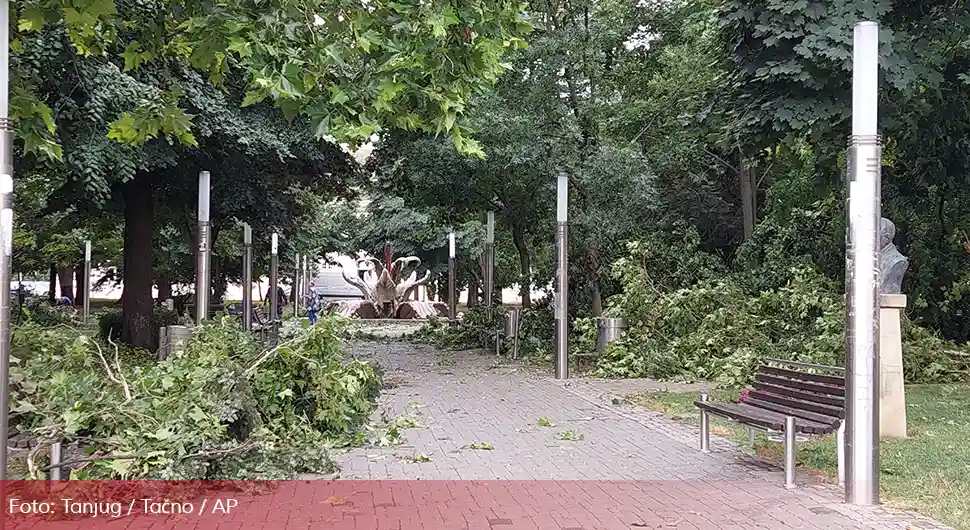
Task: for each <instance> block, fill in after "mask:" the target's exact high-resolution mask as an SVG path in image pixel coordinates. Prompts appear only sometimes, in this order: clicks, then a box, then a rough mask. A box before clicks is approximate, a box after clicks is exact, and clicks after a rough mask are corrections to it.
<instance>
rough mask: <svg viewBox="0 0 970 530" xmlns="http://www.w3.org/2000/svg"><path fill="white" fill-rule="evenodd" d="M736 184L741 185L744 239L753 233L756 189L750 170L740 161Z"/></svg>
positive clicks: (755, 213)
mask: <svg viewBox="0 0 970 530" xmlns="http://www.w3.org/2000/svg"><path fill="white" fill-rule="evenodd" d="M737 175H738V182H739V184H740V185H741V216H742V218H743V222H744V232H743V235H744V239H745V240H747V239H748V238H749V237H751V234H753V233H754V225H755V223H756V222H757V218H756V216H757V215H758V210H757V207H758V195H757V194H758V189H757V184H756V183H755V181H754V175H753V174H752V172H751V170H750V168H748V166H747V165H746V164H745V163H744V160H741V161H740V163H739V165H738V172H737Z"/></svg>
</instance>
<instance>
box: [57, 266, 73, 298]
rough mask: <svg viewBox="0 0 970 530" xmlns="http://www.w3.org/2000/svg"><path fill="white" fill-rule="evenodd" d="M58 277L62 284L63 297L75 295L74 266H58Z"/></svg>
mask: <svg viewBox="0 0 970 530" xmlns="http://www.w3.org/2000/svg"><path fill="white" fill-rule="evenodd" d="M57 279H58V282H59V283H60V284H61V297H62V298H63V297H65V296H74V267H72V266H70V265H67V266H65V265H60V266H58V267H57Z"/></svg>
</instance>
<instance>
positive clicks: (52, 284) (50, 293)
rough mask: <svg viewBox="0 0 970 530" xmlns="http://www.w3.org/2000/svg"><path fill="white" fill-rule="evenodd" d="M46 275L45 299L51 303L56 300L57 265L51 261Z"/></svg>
mask: <svg viewBox="0 0 970 530" xmlns="http://www.w3.org/2000/svg"><path fill="white" fill-rule="evenodd" d="M49 273H50V274H49V276H48V277H47V301H48V302H50V303H51V305H53V304H54V303H55V302H56V301H57V265H55V264H53V263H51V268H50V270H49Z"/></svg>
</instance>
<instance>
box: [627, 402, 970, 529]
mask: <svg viewBox="0 0 970 530" xmlns="http://www.w3.org/2000/svg"><path fill="white" fill-rule="evenodd" d="M738 394H739V392H738V391H736V390H733V391H728V390H716V391H714V392H712V393H711V396H710V399H711V400H712V401H727V400H731V399H736V398H737V397H738ZM696 399H698V395H697V394H696V393H689V394H683V393H666V392H664V393H641V394H635V395H633V396H630V400H631V401H633V402H634V403H637V404H640V405H642V406H644V407H647V408H649V409H652V410H655V411H657V412H662V413H664V414H665V415H667V416H668V417H670V418H672V419H675V420H678V421H683V422H687V423H690V424H694V425H697V424H699V422H700V416H699V415H698V414H697V409H696V408H695V407H694V404H693V403H694V401H695V400H696ZM906 402H907V403H906V411H907V420H908V422H909V425H908V429H909V436H910V437H909V438H908V439H906V440H883V441H882V443H881V444H880V460H881V462H880V467H881V471H882V472H881V500H882V502H883V503H884V504H886V505H889V506H893V507H897V508H904V509H910V510H914V511H916V512H919V513H921V514H924V515H926V516H929V517H932V518H934V519H937V520H939V521H941V522H943V523H946V524H948V525H951V526H953V527H955V528H959V529H964V530H970V385H907V387H906ZM711 432H712V433H714V434H717V435H720V436H725V437H728V438H731V439H734V440H736V441H738V442H741V447H742V449H743V450H746V451H749V452H751V451H752V448H751V447H750V446H749V445H748V444H747V439H748V434H747V432H748V431H747V429H746V428H745V427H739V426H738V425H737V424H734V423H731V422H729V421H725V420H722V419H720V418H716V417H712V419H711ZM755 432H760V431H755ZM753 452H754V453H756V454H757V455H758V456H760V457H762V458H764V459H767V460H771V461H775V462H779V463H780V462H781V461H782V446H781V444H778V443H772V442H769V441H768V440H767V439H766V438H765V437H764V436H763V434H762V435H759V436H758V438H757V439H756V441H755V447H754V448H753ZM798 464H799V473H806V472H810V473H814V474H818V475H821V476H823V477H825V478H827V479H828V480H833V481H834V479H835V477H836V464H837V462H836V453H835V436H830V437H827V438H824V439H820V440H817V441H812V442H808V443H806V444H801V445H799V447H798Z"/></svg>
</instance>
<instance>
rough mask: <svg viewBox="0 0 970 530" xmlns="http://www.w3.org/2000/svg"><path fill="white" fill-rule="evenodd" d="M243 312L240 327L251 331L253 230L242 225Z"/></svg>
mask: <svg viewBox="0 0 970 530" xmlns="http://www.w3.org/2000/svg"><path fill="white" fill-rule="evenodd" d="M242 273H243V277H242V284H243V293H242V295H243V299H242V304H243V310H242V320H243V322H242V325H243V329H244V330H246V331H252V330H253V229H252V228H250V226H249V224H248V223H243V271H242Z"/></svg>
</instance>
